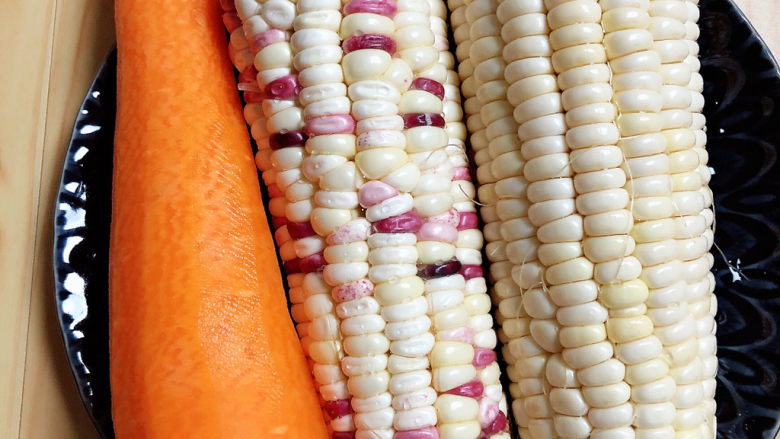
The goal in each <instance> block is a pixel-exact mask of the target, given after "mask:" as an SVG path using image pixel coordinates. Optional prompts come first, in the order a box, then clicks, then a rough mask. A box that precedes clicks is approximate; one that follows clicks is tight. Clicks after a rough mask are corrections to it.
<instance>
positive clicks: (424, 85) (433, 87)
mask: <svg viewBox="0 0 780 439" xmlns="http://www.w3.org/2000/svg"><path fill="white" fill-rule="evenodd" d="M411 89H412V90H422V91H427V92H428V93H430V94H432V95H434V96H436V97H437V98H439V99H444V86H443V85H441V83H440V82H439V81H434V80H433V79H428V78H417V79H415V80H414V81H412V86H411Z"/></svg>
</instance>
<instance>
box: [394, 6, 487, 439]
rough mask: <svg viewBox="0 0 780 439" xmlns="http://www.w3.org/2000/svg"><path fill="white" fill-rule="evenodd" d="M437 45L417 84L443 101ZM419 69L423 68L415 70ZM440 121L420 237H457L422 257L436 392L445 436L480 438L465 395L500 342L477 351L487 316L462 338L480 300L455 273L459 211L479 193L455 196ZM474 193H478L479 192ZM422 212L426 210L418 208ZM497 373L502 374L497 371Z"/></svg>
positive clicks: (473, 406)
mask: <svg viewBox="0 0 780 439" xmlns="http://www.w3.org/2000/svg"><path fill="white" fill-rule="evenodd" d="M430 15H433V14H430ZM429 23H430V20H428V23H420V24H421V25H422V26H425V27H426V28H427V27H429V26H430V24H429ZM431 36H433V35H431ZM435 41H436V40H435V36H434V44H430V45H429V46H428V48H427V49H426V51H427V52H429V53H430V54H431V55H436V57H435V58H433V56H431V58H433V60H432V61H433V62H432V63H431V64H432V67H433V68H432V69H431V68H429V69H428V72H424V73H423V74H422V75H418V78H417V79H416V80H415V82H420V85H421V86H422V87H421V88H424V89H426V90H428V92H430V93H432V94H434V95H435V96H437V98H438V99H439V102H440V101H441V99H442V98H443V97H444V92H445V90H444V86H443V84H442V83H443V82H444V81H446V79H447V70H446V66H445V65H444V64H442V63H440V62H439V58H440V52H439V50H440V49H441V48H440V47H435ZM445 42H446V40H443V38H441V39H439V44H440V45H441V44H443V43H445ZM431 49H433V50H431ZM413 70H417V69H415V68H414V67H413ZM410 93H411V92H410ZM423 96H425V95H423ZM426 97H427V96H426ZM429 101H430V102H431V103H433V102H434V101H433V100H429ZM432 110H437V111H435V112H434V111H432V112H431V114H430V115H428V117H426V119H430V120H431V121H433V119H436V120H437V121H438V118H437V117H435V116H438V115H439V113H441V109H439V108H432ZM402 111H403V109H402ZM439 117H441V116H439ZM438 122H439V123H438V124H437V125H440V127H438V128H428V129H427V130H428V131H432V130H438V131H439V132H440V133H441V134H443V136H442V137H441V139H440V140H439V142H434V143H433V145H430V146H429V148H430V154H427V155H422V157H423V158H424V159H425V162H424V163H425V165H423V166H421V168H423V169H424V170H423V176H424V177H425V176H428V177H429V178H428V179H427V180H422V181H421V184H420V185H418V187H419V186H422V183H425V185H426V186H427V187H421V189H423V190H426V189H427V190H428V191H431V192H433V191H434V190H438V191H439V193H438V195H434V196H433V197H432V198H433V199H434V200H436V201H437V202H435V203H428V202H427V200H426V199H425V198H422V199H421V201H422V202H423V203H424V204H428V206H427V207H428V212H425V213H427V215H425V213H424V215H425V216H427V218H426V224H424V225H423V228H422V229H421V230H420V233H421V234H422V235H430V236H426V237H429V238H433V240H436V239H437V236H438V237H439V238H441V237H443V235H444V234H445V233H446V234H448V235H451V239H449V240H447V241H446V242H443V243H436V242H433V243H430V244H429V247H433V248H429V249H427V252H426V251H425V250H423V252H425V253H427V255H426V254H423V255H421V256H423V257H422V258H421V262H422V263H423V274H424V275H425V276H426V277H428V278H429V280H428V281H426V284H425V286H426V293H427V297H428V299H429V314H430V315H431V317H433V321H434V331H435V333H436V338H437V342H436V344H435V346H434V348H433V351H432V353H431V366H432V368H433V374H434V387H435V388H436V390H437V391H439V392H448V393H447V394H445V395H440V396H439V398H438V399H437V401H436V408H437V412H438V415H439V421H440V422H439V431H440V435H441V437H476V435H479V434H481V433H483V432H482V431H481V430H483V429H482V423H481V422H478V419H479V415H478V414H479V409H480V405H479V404H478V400H477V399H476V398H473V397H472V396H471V395H464V394H462V392H461V390H463V389H465V388H466V387H468V386H469V384H473V383H474V382H475V380H474V378H477V375H476V369H475V366H476V364H474V358H475V356H479V352H480V350H486V349H491V348H492V347H494V342H493V343H491V341H490V340H491V339H495V336H493V337H492V338H491V337H489V338H488V340H487V345H486V346H476V352H475V349H474V347H472V344H471V342H475V341H482V342H483V343H482V344H483V345H484V344H485V340H484V338H485V337H484V332H485V331H487V333H488V334H493V332H492V319H489V317H488V316H487V315H485V314H482V315H481V316H480V317H482V319H481V320H480V317H477V319H475V320H473V321H474V322H480V321H481V322H482V325H483V326H484V322H485V319H484V317H488V319H489V320H488V322H487V323H488V327H487V328H481V327H479V328H478V329H480V331H479V332H475V334H474V336H473V337H471V339H470V340H469V339H463V337H462V335H463V334H470V333H471V332H472V331H474V328H473V327H472V325H470V323H471V322H472V318H471V313H470V312H469V311H470V308H471V307H470V306H469V304H472V303H473V302H474V300H473V299H475V298H476V297H471V298H467V297H466V288H467V284H466V282H465V278H464V277H463V276H462V275H460V274H455V273H457V272H458V271H459V269H461V268H462V267H461V263H460V261H459V260H457V259H456V260H451V259H452V257H454V256H455V255H456V253H457V247H456V246H455V245H454V244H456V243H457V242H458V238H459V231H458V229H457V224H456V221H454V220H455V215H454V212H453V209H454V207H455V206H461V205H462V203H464V202H467V203H470V201H471V196H473V192H472V195H469V191H468V189H469V187H468V186H466V187H460V186H459V187H458V189H460V190H462V192H453V191H452V184H451V179H452V176H453V175H454V172H453V167H452V166H451V165H450V163H451V161H450V157H449V154H447V153H446V148H447V145H448V143H449V138H448V137H449V136H448V135H447V134H446V131H444V130H443V129H442V128H443V127H444V122H445V121H444V120H443V119H442V120H441V121H438ZM413 129H414V128H413ZM407 140H408V141H410V140H413V138H409V137H408V138H407ZM409 146H410V145H409V143H407V148H408V147H409ZM421 152H427V151H421ZM426 174H427V175H426ZM433 188H436V189H433ZM471 189H472V191H473V187H471ZM442 201H444V202H442ZM433 209H435V210H433ZM418 210H420V209H419V208H418ZM426 228H427V229H428V230H426ZM431 232H434V233H431ZM439 240H441V239H439ZM421 253H422V252H421ZM461 253H464V252H461ZM434 258H436V259H434ZM467 262H468V260H467ZM472 262H477V261H472ZM466 270H469V267H466ZM469 330H471V331H469ZM475 344H476V343H475ZM472 371H473V372H472ZM484 371H485V369H484V368H482V370H480V372H484ZM496 372H498V369H497V368H496ZM472 373H473V377H472ZM444 377H449V378H448V379H447V380H445V379H443V378H444ZM437 378H438V379H437ZM495 381H496V382H497V381H498V375H496V377H495ZM488 416H489V415H488ZM492 421H493V419H491V420H490V421H488V422H486V426H488V425H487V424H489V422H492ZM488 433H489V432H488Z"/></svg>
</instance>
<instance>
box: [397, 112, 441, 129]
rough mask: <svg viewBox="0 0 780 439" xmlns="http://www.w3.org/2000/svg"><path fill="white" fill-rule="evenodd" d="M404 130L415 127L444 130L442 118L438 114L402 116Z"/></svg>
mask: <svg viewBox="0 0 780 439" xmlns="http://www.w3.org/2000/svg"><path fill="white" fill-rule="evenodd" d="M403 118H404V128H405V129H407V130H408V129H409V128H415V127H430V126H434V127H439V128H444V118H443V117H442V116H441V115H440V114H435V113H411V114H404V115H403Z"/></svg>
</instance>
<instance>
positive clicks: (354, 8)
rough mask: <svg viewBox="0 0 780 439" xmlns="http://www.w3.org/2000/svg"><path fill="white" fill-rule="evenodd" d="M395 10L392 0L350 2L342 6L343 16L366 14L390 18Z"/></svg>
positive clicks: (358, 0) (354, 0)
mask: <svg viewBox="0 0 780 439" xmlns="http://www.w3.org/2000/svg"><path fill="white" fill-rule="evenodd" d="M396 10H397V6H396V4H395V2H394V1H392V0H352V1H351V2H349V3H347V5H346V6H344V15H348V14H356V13H358V12H368V13H371V14H378V15H385V16H387V17H392V16H393V15H395V12H396Z"/></svg>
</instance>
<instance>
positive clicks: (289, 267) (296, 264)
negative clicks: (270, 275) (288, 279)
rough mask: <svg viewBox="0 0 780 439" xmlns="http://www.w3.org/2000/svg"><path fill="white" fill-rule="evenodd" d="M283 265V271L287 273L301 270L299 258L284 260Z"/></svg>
mask: <svg viewBox="0 0 780 439" xmlns="http://www.w3.org/2000/svg"><path fill="white" fill-rule="evenodd" d="M283 266H284V272H285V273H287V274H295V273H300V272H301V261H300V259H291V260H289V261H287V262H284V263H283Z"/></svg>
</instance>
